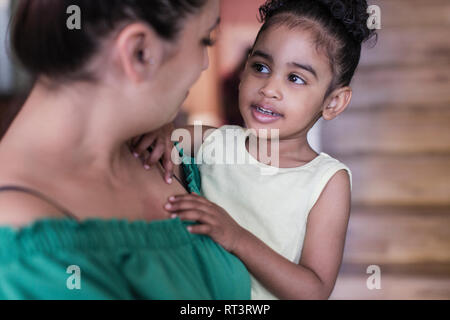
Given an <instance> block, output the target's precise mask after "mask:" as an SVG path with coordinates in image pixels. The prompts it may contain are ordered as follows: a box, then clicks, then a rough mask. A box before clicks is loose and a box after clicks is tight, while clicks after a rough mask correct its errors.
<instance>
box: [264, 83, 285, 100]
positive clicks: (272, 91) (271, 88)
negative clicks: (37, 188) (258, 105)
mask: <svg viewBox="0 0 450 320" xmlns="http://www.w3.org/2000/svg"><path fill="white" fill-rule="evenodd" d="M259 93H260V94H262V95H263V96H264V97H266V98H269V99H277V100H280V99H281V98H282V97H283V95H282V93H281V90H280V89H279V85H278V83H277V81H276V80H275V79H273V78H272V79H268V80H267V82H266V83H265V84H264V86H263V87H261V89H260V91H259Z"/></svg>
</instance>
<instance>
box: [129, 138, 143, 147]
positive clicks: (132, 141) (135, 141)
mask: <svg viewBox="0 0 450 320" xmlns="http://www.w3.org/2000/svg"><path fill="white" fill-rule="evenodd" d="M141 138H142V136H137V137H135V138H133V139H132V140H131V146H132V148H135V147H136V145H137V144H138V142H139V140H141Z"/></svg>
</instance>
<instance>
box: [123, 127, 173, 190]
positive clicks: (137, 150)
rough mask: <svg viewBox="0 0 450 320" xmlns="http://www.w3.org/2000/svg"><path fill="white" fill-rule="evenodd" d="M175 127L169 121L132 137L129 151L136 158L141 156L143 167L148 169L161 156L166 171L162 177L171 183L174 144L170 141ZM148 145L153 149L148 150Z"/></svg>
mask: <svg viewBox="0 0 450 320" xmlns="http://www.w3.org/2000/svg"><path fill="white" fill-rule="evenodd" d="M174 130H175V127H174V125H173V124H172V123H169V124H167V125H165V126H164V127H162V128H161V129H159V130H157V131H154V132H150V133H147V134H145V135H142V136H139V137H136V138H134V139H133V140H132V141H131V145H132V147H131V152H133V155H134V156H135V157H136V158H141V159H142V162H143V165H144V168H145V169H146V170H150V167H151V166H154V165H155V164H157V163H158V161H159V160H160V159H161V158H162V160H163V167H164V170H165V171H166V174H165V177H164V179H165V180H166V182H167V183H168V184H171V183H172V181H173V180H172V177H173V169H174V163H173V162H172V159H171V155H172V150H173V148H174V145H173V143H172V141H171V135H172V132H173V131H174ZM150 147H152V148H153V151H151V152H150V150H148V149H149V148H150Z"/></svg>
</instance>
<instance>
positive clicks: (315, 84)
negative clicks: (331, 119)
mask: <svg viewBox="0 0 450 320" xmlns="http://www.w3.org/2000/svg"><path fill="white" fill-rule="evenodd" d="M311 39H312V38H311V36H310V32H309V31H303V30H301V29H290V28H288V27H286V26H283V25H280V26H273V27H271V28H269V29H268V30H266V31H264V32H263V33H262V34H261V35H260V37H259V39H258V41H257V43H256V44H255V47H254V49H253V52H252V53H251V54H250V56H249V59H248V61H247V65H246V68H245V71H244V72H243V75H242V78H241V85H240V97H239V108H240V111H241V114H242V116H243V118H244V120H245V123H246V125H247V127H248V128H251V129H256V130H259V129H268V130H269V131H268V133H269V136H270V129H279V130H280V131H279V138H280V140H282V139H292V138H297V137H300V136H306V134H307V132H308V130H309V129H310V128H311V127H312V126H313V125H314V123H315V121H316V120H317V119H318V116H319V114H320V113H321V110H322V107H323V105H324V101H323V99H324V94H325V92H326V90H327V88H328V86H329V84H330V81H331V79H332V73H331V69H330V66H329V60H328V59H327V57H326V56H325V55H323V54H320V53H319V52H318V51H317V50H316V46H315V44H314V43H313V42H312V40H311Z"/></svg>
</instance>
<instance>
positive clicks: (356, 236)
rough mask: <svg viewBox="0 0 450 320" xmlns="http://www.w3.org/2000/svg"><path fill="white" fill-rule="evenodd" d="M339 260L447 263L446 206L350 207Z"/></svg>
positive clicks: (449, 224)
mask: <svg viewBox="0 0 450 320" xmlns="http://www.w3.org/2000/svg"><path fill="white" fill-rule="evenodd" d="M343 263H344V264H357V265H358V264H360V265H367V266H368V265H372V264H374V265H389V266H390V268H389V269H390V270H389V271H393V269H395V265H398V266H400V267H401V266H408V265H419V266H422V269H421V270H419V271H421V272H423V271H424V270H426V269H425V268H423V265H424V264H443V265H446V266H450V206H449V207H443V208H432V207H426V208H417V207H403V208H396V207H359V206H356V207H354V208H352V212H351V216H350V221H349V226H348V231H347V237H346V245H345V249H344V258H343ZM441 271H442V270H441ZM441 271H440V272H439V273H442V272H441ZM447 275H448V276H449V277H450V269H447Z"/></svg>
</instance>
